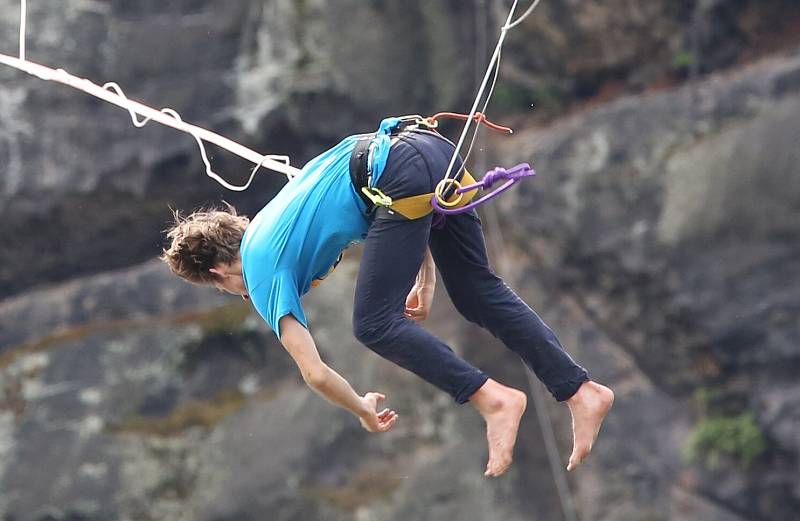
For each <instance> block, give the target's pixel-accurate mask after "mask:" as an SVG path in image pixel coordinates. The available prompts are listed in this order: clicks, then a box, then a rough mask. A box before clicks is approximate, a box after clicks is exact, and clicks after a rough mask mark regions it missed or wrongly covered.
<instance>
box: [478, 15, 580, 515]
mask: <svg viewBox="0 0 800 521" xmlns="http://www.w3.org/2000/svg"><path fill="white" fill-rule="evenodd" d="M539 1H540V0H536V1H535V2H533V4H531V6H530V7H529V8H528V10H527V11H525V13H524V14H523V15H522V16H520V17H519V18H518V19H517V20H516V21H515V22H513V23H509V22H507V23H506V27H507V28H508V29H510V28H512V27H514V26H516V25H518V24H519V23H520V22H521V21H522V20H524V19H525V18H526V17H527V16H528V15H529V14H530V13H531V12H532V11H533V9H534V8H535V7H536V6H537V5H538V3H539ZM475 5H476V10H477V11H478V13H479V15H476V31H475V33H476V46H475V70H476V75H477V74H478V72H477V71H479V70H480V68H481V66H482V64H483V60H484V59H485V56H483V55H482V53H481V50H482V49H485V48H486V40H487V28H488V26H489V21H488V13H487V11H486V0H475ZM510 19H511V18H510V17H509V21H510ZM481 21H482V23H481ZM473 141H474V139H473ZM481 145H484V146H483V147H481ZM478 148H479V149H481V148H485V140H484V138H481V141H478ZM464 161H466V158H464ZM475 167H476V169H477V171H480V172H484V171H486V156H485V154H479V155H478V156H477V157H476V159H475ZM481 213H482V217H483V218H484V222H485V223H486V231H487V233H486V238H487V241H488V243H489V247H490V249H491V251H492V252H493V253H494V254H495V256H496V259H495V260H496V265H497V266H498V267H499V271H500V273H501V274H503V278H504V279H506V280H508V281H509V283H510V285H511V286H512V287H514V286H516V282H517V281H516V280H513V279H514V278H513V277H511V265H510V259H509V255H508V252H507V251H506V247H505V242H504V238H503V231H502V227H501V226H500V218H499V215H498V211H497V208H496V207H495V206H494V205H485V206H484V207H483V211H482V212H481ZM493 264H494V262H493ZM523 367H524V369H525V376H526V378H527V381H528V387H529V389H530V394H531V396H532V397H533V406H534V409H536V417H537V419H538V423H539V429H540V430H541V432H542V438H543V440H544V445H545V452H546V453H547V461H548V463H549V465H550V473H551V475H552V476H553V482H554V484H555V486H556V491H557V493H558V498H559V501H560V503H561V511H562V513H563V515H564V520H565V521H578V515H577V512H576V510H575V503H574V501H573V499H572V493H571V491H570V488H569V482H568V481H567V476H566V473H565V472H564V468H563V465H562V464H561V459H560V456H559V453H558V445H557V443H556V437H555V432H554V429H553V423H552V422H551V420H550V416H548V414H547V404H546V403H545V397H544V395H543V393H542V384H541V383H540V382H539V381H538V380H537V379H536V378H534V377H533V373H532V372H531V370H530V369H529V368H528V367H527V366H526V365H525V364H523Z"/></svg>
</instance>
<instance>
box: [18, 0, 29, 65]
mask: <svg viewBox="0 0 800 521" xmlns="http://www.w3.org/2000/svg"><path fill="white" fill-rule="evenodd" d="M27 10H28V5H27V1H26V0H21V1H20V4H19V59H20V60H24V59H25V19H26V18H27V16H26V12H27Z"/></svg>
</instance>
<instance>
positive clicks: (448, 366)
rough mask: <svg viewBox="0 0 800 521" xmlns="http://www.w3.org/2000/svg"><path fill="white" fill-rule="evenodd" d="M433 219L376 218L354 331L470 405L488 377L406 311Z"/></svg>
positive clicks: (368, 243) (357, 297) (364, 259)
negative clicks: (472, 398)
mask: <svg viewBox="0 0 800 521" xmlns="http://www.w3.org/2000/svg"><path fill="white" fill-rule="evenodd" d="M430 222H431V220H430V217H427V218H424V219H418V220H416V221H399V220H388V219H380V218H376V219H375V221H373V223H372V224H371V225H370V228H369V232H368V234H367V239H366V241H365V244H364V253H363V256H362V259H361V267H360V269H359V272H358V281H357V282H356V292H355V306H354V310H353V332H354V334H355V336H356V338H357V339H358V340H359V341H360V342H362V343H363V344H365V345H366V346H367V347H369V348H370V349H371V350H373V351H375V352H376V353H378V354H379V355H381V356H382V357H384V358H386V359H388V360H390V361H392V362H394V363H396V364H397V365H399V366H401V367H403V368H405V369H408V370H409V371H411V372H413V373H415V374H416V375H418V376H420V377H421V378H423V379H424V380H426V381H427V382H429V383H431V384H433V385H435V386H436V387H438V388H439V389H441V390H443V391H445V392H447V393H449V394H450V395H451V396H452V397H453V399H454V400H455V401H456V402H458V403H465V402H466V401H467V400H468V399H469V397H470V396H472V394H474V393H475V391H476V390H477V389H478V388H479V387H481V386H482V385H483V384H484V383H485V382H486V379H487V377H486V375H484V374H483V373H482V372H481V371H480V370H478V369H476V368H475V367H473V366H471V365H470V364H468V363H467V362H465V361H464V360H462V359H461V358H460V357H458V356H457V355H456V354H455V353H454V352H453V351H452V350H451V349H450V348H449V347H448V346H447V345H445V344H444V342H442V341H441V340H439V339H438V338H436V337H435V336H434V335H432V334H431V333H429V332H428V331H426V330H425V329H423V328H422V327H420V326H419V325H418V324H417V323H416V322H414V321H413V320H411V319H409V318H408V317H406V316H405V315H404V313H403V312H404V309H405V300H406V297H407V296H408V293H409V291H410V290H411V287H412V286H413V283H414V279H415V277H416V274H417V272H418V271H419V268H420V265H421V263H422V258H423V256H424V254H425V250H426V248H427V242H428V232H429V230H430Z"/></svg>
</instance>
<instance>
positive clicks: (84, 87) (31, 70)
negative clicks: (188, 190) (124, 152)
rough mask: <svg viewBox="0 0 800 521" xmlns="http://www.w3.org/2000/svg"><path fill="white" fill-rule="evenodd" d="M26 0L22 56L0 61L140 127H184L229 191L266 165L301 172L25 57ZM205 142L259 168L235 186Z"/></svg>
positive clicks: (167, 111)
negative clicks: (122, 113)
mask: <svg viewBox="0 0 800 521" xmlns="http://www.w3.org/2000/svg"><path fill="white" fill-rule="evenodd" d="M25 19H26V0H21V3H20V36H19V41H20V48H19V53H20V56H19V58H14V57H13V56H8V55H6V54H0V63H2V64H4V65H8V66H10V67H14V68H15V69H19V70H21V71H23V72H27V73H28V74H31V75H33V76H36V77H37V78H40V79H42V80H45V81H55V82H58V83H62V84H64V85H67V86H70V87H72V88H75V89H78V90H80V91H83V92H85V93H87V94H89V95H91V96H94V97H96V98H100V99H102V100H103V101H106V102H108V103H111V104H113V105H116V106H118V107H121V108H123V109H125V110H127V111H128V113H129V114H130V116H131V121H132V122H133V125H134V126H135V127H137V128H141V127H143V126H144V125H145V124H147V123H148V122H149V121H155V122H157V123H161V124H162V125H166V126H168V127H172V128H174V129H176V130H180V131H181V132H186V133H187V134H189V135H191V136H192V137H193V138H194V139H195V141H196V142H197V146H198V148H199V149H200V157H201V158H202V160H203V164H204V165H205V169H206V175H208V176H209V177H210V178H212V179H214V180H215V181H217V182H218V183H219V184H221V185H222V186H224V187H225V188H227V189H228V190H233V191H237V192H241V191H243V190H246V189H247V188H248V187H249V186H250V183H252V181H253V178H254V177H255V175H256V172H257V171H258V169H259V168H261V167H262V166H263V167H265V168H268V169H270V170H273V171H275V172H279V173H281V174H284V175H286V177H287V179H289V180H291V179H292V178H293V177H294V176H295V175H297V174H298V173H299V172H300V170H298V169H297V168H295V167H293V166H291V165H290V164H289V158H288V157H287V156H283V155H273V154H268V155H264V154H259V153H258V152H255V151H254V150H251V149H249V148H247V147H245V146H243V145H240V144H239V143H236V142H235V141H233V140H230V139H228V138H225V137H223V136H220V135H219V134H216V133H214V132H211V131H210V130H206V129H204V128H201V127H198V126H195V125H191V124H189V123H186V122H184V121H183V119H181V116H180V114H178V112H176V111H175V110H173V109H171V108H166V107H165V108H162V109H160V110H156V109H153V108H151V107H148V106H147V105H144V104H142V103H139V102H137V101H133V100H131V99H128V97H127V96H125V93H124V92H123V91H122V89H121V88H120V86H119V85H117V84H116V83H114V82H108V83H106V84H104V85H103V86H102V87H100V86H99V85H97V84H95V83H92V82H91V81H89V80H87V79H84V78H79V77H77V76H73V75H71V74H69V73H68V72H67V71H65V70H64V69H51V68H49V67H46V66H44V65H40V64H38V63H34V62H31V61H28V60H26V59H25V31H26V22H25ZM138 116H141V117H142V118H143V119H141V120H140V119H139V118H138ZM205 142H208V143H213V144H215V145H217V146H219V147H221V148H224V149H225V150H227V151H228V152H231V153H232V154H235V155H237V156H239V157H241V158H243V159H246V160H247V161H250V162H251V163H253V164H255V168H253V170H252V171H251V172H250V177H249V179H248V180H247V182H246V183H245V184H243V185H234V184H231V183H229V182H227V181H225V179H223V178H222V177H221V176H220V175H218V174H217V173H216V172H214V170H213V169H212V168H211V163H210V161H209V159H208V154H207V153H206V148H205Z"/></svg>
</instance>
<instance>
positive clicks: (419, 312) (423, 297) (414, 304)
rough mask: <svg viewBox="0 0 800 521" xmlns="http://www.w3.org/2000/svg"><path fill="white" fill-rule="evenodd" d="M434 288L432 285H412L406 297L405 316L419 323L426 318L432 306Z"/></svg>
mask: <svg viewBox="0 0 800 521" xmlns="http://www.w3.org/2000/svg"><path fill="white" fill-rule="evenodd" d="M434 288H435V286H434V285H432V284H419V283H417V284H414V287H413V288H411V291H410V292H409V294H408V297H406V310H405V316H407V317H408V318H410V319H412V320H417V321H419V322H421V321H423V320H425V319H426V318H428V314H429V313H430V311H431V305H432V304H433V290H434Z"/></svg>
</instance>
